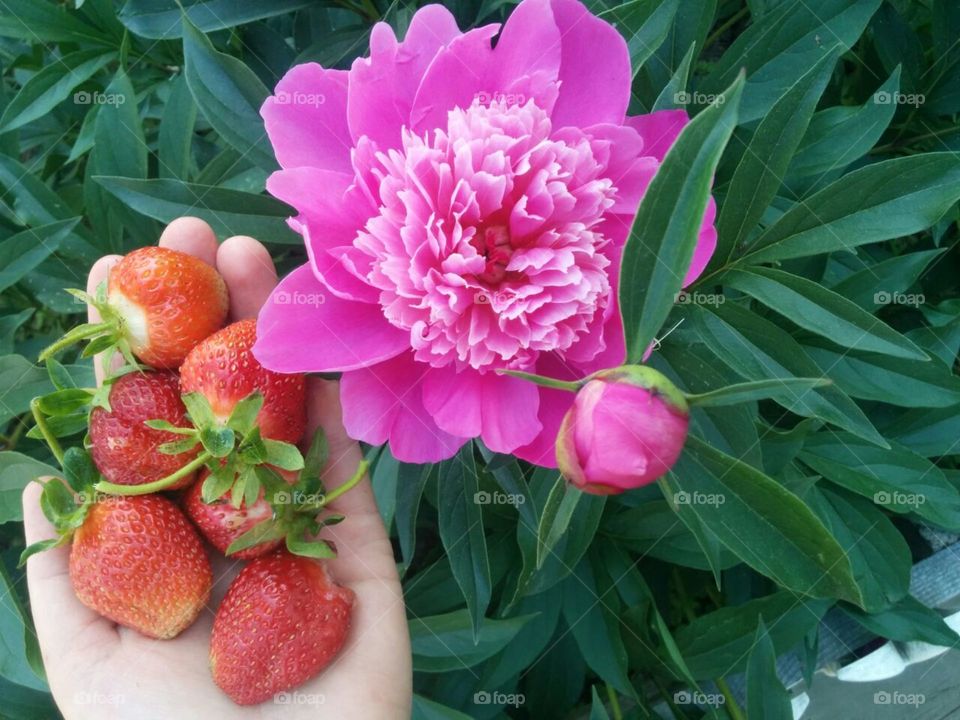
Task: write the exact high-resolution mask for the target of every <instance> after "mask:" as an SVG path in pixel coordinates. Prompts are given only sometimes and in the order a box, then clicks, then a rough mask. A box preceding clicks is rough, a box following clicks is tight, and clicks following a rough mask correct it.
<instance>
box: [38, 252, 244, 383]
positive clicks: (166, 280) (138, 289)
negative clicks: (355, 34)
mask: <svg viewBox="0 0 960 720" xmlns="http://www.w3.org/2000/svg"><path fill="white" fill-rule="evenodd" d="M80 296H82V297H84V298H85V299H86V300H87V302H90V303H92V304H93V305H94V306H95V307H96V308H97V310H99V312H100V315H101V318H102V322H99V323H92V324H85V325H81V326H79V327H76V328H74V329H73V330H71V331H70V332H69V333H67V334H66V335H64V337H63V338H61V339H60V340H59V341H57V342H56V343H54V344H53V345H51V346H50V347H48V348H47V349H46V350H44V351H43V352H42V353H41V354H40V359H41V360H44V359H46V358H47V357H50V356H51V355H53V354H54V353H56V352H58V351H59V350H61V349H62V348H64V347H66V346H67V345H70V344H71V343H73V342H76V341H77V340H81V339H84V338H86V339H92V338H95V337H103V336H106V337H109V338H110V339H111V341H112V346H113V347H116V348H118V349H120V350H121V351H122V352H123V353H124V355H126V356H127V357H128V359H130V353H131V352H132V354H133V355H135V356H136V357H137V358H139V359H140V360H141V361H142V362H144V363H146V364H147V365H150V366H152V367H156V368H177V367H179V366H180V363H181V362H183V359H184V358H185V357H186V356H187V353H188V352H190V350H191V349H192V348H193V346H194V345H196V344H197V343H198V342H200V341H201V340H203V339H204V338H205V337H207V336H208V335H210V334H211V333H213V332H215V331H217V330H218V329H219V328H221V327H222V326H223V323H224V320H226V317H227V308H228V297H227V286H226V284H225V283H224V281H223V278H222V277H221V276H220V273H218V272H217V271H216V270H215V269H214V268H213V267H211V266H210V265H208V264H207V263H205V262H204V261H203V260H200V259H199V258H195V257H193V256H192V255H187V254H186V253H182V252H179V251H177V250H170V249H169V248H162V247H145V248H140V249H139V250H134V251H133V252H131V253H129V254H128V255H126V256H125V257H123V258H122V259H121V260H120V262H118V263H117V264H116V265H114V266H113V267H112V268H111V269H110V273H109V276H108V278H107V293H106V297H105V298H90V297H87V296H85V295H83V294H82V293H80ZM109 344H110V343H108V345H109ZM99 349H104V348H99Z"/></svg>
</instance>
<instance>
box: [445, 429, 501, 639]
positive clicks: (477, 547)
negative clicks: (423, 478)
mask: <svg viewBox="0 0 960 720" xmlns="http://www.w3.org/2000/svg"><path fill="white" fill-rule="evenodd" d="M437 488H438V490H437V507H438V508H439V525H440V540H441V541H442V542H443V547H444V550H445V551H446V554H447V558H448V559H449V560H450V567H451V568H452V570H453V576H454V578H456V580H457V585H459V586H460V590H461V591H462V592H463V596H464V598H465V599H466V601H467V608H468V609H469V612H470V618H471V619H472V622H473V633H474V637H475V638H479V637H480V631H481V626H482V625H483V624H486V623H487V622H489V620H484V617H483V616H484V613H485V612H486V610H487V606H488V605H489V603H490V595H491V586H492V584H491V580H490V561H489V559H488V557H487V540H486V537H485V536H484V531H483V508H482V506H481V505H480V504H479V502H478V498H479V495H480V485H479V478H478V477H477V468H476V464H475V462H474V459H473V443H471V442H468V443H466V444H465V445H464V446H463V448H461V449H460V451H459V452H458V453H457V455H456V456H454V457H453V458H452V459H451V460H448V461H446V462H445V463H444V464H443V465H442V466H441V468H440V481H439V483H438V484H437Z"/></svg>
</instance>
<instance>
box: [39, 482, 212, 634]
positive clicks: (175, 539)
mask: <svg viewBox="0 0 960 720" xmlns="http://www.w3.org/2000/svg"><path fill="white" fill-rule="evenodd" d="M51 482H56V483H59V481H56V480H54V481H51ZM61 487H63V486H62V485H61ZM70 579H71V581H72V582H73V589H74V592H76V594H77V597H78V598H79V599H80V601H81V602H82V603H83V604H84V605H86V606H87V607H89V608H91V609H93V610H95V611H96V612H98V613H100V614H101V615H103V616H104V617H106V618H109V619H110V620H113V621H114V622H117V623H119V624H121V625H125V626H127V627H130V628H133V629H135V630H137V631H139V632H141V633H143V634H144V635H147V636H148V637H153V638H160V639H168V638H172V637H174V636H176V635H177V634H179V633H180V632H181V631H182V630H184V629H185V628H187V627H188V626H189V625H190V624H191V623H192V622H193V621H194V620H195V619H196V617H197V615H199V614H200V611H201V610H202V609H203V607H204V605H205V604H206V602H207V600H208V598H209V597H210V587H211V585H212V582H213V575H212V573H211V570H210V562H209V560H208V559H207V556H206V554H205V553H204V549H203V544H202V543H201V542H200V538H199V537H198V536H197V533H196V531H195V530H194V529H193V527H192V526H191V525H190V523H189V522H187V519H186V518H185V517H184V516H183V513H181V512H180V510H179V509H178V508H177V506H176V505H174V504H173V503H172V502H171V501H170V500H168V499H167V498H164V497H161V496H159V495H143V496H139V497H130V498H119V497H110V498H107V499H105V500H101V501H99V502H92V503H91V504H90V505H89V507H88V509H87V511H86V518H85V519H84V521H83V524H82V525H80V527H79V528H78V529H77V530H76V531H75V533H74V536H73V547H72V548H71V551H70Z"/></svg>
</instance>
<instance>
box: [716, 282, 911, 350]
mask: <svg viewBox="0 0 960 720" xmlns="http://www.w3.org/2000/svg"><path fill="white" fill-rule="evenodd" d="M724 279H725V281H726V282H727V284H728V285H730V286H731V287H733V288H735V289H737V290H739V291H740V292H743V293H746V294H747V295H750V296H751V297H753V298H754V299H756V300H758V301H760V302H761V303H763V304H764V305H766V306H767V307H768V308H770V309H771V310H774V311H776V312H778V313H780V314H781V315H783V316H784V317H786V318H787V319H789V320H790V321H792V322H794V323H796V324H797V325H799V326H800V327H802V328H805V329H807V330H809V331H811V332H815V333H817V334H818V335H823V336H824V337H826V338H828V339H830V340H832V341H833V342H835V343H839V344H841V345H844V346H845V347H849V348H851V349H853V350H862V351H864V352H878V353H883V354H884V355H891V356H893V357H901V358H907V359H913V360H929V357H928V356H927V354H926V353H925V352H924V351H923V350H921V349H920V348H918V347H917V346H916V345H914V344H913V343H912V342H911V341H910V340H909V339H908V338H906V337H905V336H904V335H901V334H900V333H898V332H897V331H896V330H894V329H893V328H892V327H890V326H889V325H887V324H886V323H885V322H883V321H882V320H878V319H877V318H875V317H874V316H873V315H871V314H870V313H868V312H867V311H866V310H861V309H860V308H859V307H857V305H855V304H854V303H852V302H850V301H849V300H847V299H846V298H845V297H843V296H842V295H838V294H837V293H835V292H833V291H832V290H828V289H827V288H825V287H823V286H822V285H820V284H819V283H816V282H814V281H812V280H807V279H806V278H803V277H800V276H799V275H791V274H790V273H787V272H783V271H782V270H774V269H773V268H764V267H754V268H750V269H749V270H732V271H731V272H729V273H727V274H726V276H725V277H724Z"/></svg>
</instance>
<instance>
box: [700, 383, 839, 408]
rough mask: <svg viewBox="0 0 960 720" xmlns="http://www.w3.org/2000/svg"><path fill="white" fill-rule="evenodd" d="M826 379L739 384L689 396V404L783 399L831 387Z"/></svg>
mask: <svg viewBox="0 0 960 720" xmlns="http://www.w3.org/2000/svg"><path fill="white" fill-rule="evenodd" d="M829 384H830V381H829V380H827V379H825V378H794V377H791V378H774V379H771V380H755V381H753V382H745V383H737V384H736V385H728V386H727V387H723V388H719V389H717V390H711V391H710V392H705V393H698V394H695V395H687V402H688V403H690V404H691V405H696V406H697V407H720V406H724V405H736V404H737V403H744V402H752V401H754V400H765V399H767V398H772V397H782V396H783V395H785V394H787V393H790V394H796V395H799V394H801V393H802V392H803V391H805V390H810V389H813V388H817V387H824V386H826V385H829Z"/></svg>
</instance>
